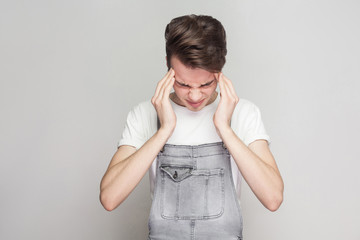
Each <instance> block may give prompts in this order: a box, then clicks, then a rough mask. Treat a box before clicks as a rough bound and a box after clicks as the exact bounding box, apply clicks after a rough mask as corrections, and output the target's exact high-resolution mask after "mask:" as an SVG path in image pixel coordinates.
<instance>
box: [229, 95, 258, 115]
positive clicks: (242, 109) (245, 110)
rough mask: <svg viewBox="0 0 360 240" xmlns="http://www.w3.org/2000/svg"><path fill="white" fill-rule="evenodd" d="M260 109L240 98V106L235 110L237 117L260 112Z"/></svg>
mask: <svg viewBox="0 0 360 240" xmlns="http://www.w3.org/2000/svg"><path fill="white" fill-rule="evenodd" d="M258 111H259V108H258V107H257V106H256V105H255V104H254V103H253V102H251V101H250V100H247V99H244V98H240V99H239V102H238V104H237V105H236V108H235V110H234V113H235V115H237V114H241V115H248V114H254V113H255V112H258Z"/></svg>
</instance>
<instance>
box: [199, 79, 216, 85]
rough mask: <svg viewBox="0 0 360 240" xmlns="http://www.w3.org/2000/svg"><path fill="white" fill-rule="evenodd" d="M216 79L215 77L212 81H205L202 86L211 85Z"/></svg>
mask: <svg viewBox="0 0 360 240" xmlns="http://www.w3.org/2000/svg"><path fill="white" fill-rule="evenodd" d="M214 81H215V79H214V80H212V81H211V82H208V83H205V84H203V85H201V86H200V87H207V86H210V85H211V84H212V83H213V82H214Z"/></svg>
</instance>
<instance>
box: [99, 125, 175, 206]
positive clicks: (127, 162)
mask: <svg viewBox="0 0 360 240" xmlns="http://www.w3.org/2000/svg"><path fill="white" fill-rule="evenodd" d="M168 137H169V134H168V133H165V131H161V130H159V131H158V132H156V133H155V134H154V135H153V136H152V137H151V138H150V139H149V140H148V141H147V142H146V143H145V144H144V145H143V146H142V147H141V148H140V149H139V150H137V151H136V152H134V153H133V154H131V155H130V156H128V157H127V158H126V159H124V160H123V161H120V162H118V163H117V164H115V165H113V166H111V167H109V169H108V170H107V172H106V173H105V175H104V177H103V179H102V181H101V186H100V188H101V193H100V198H101V202H102V204H103V205H104V207H105V208H106V209H107V210H113V209H115V208H116V207H117V206H118V205H120V204H121V203H122V202H123V201H124V200H125V199H126V198H127V197H128V195H129V194H130V193H131V192H132V191H133V190H134V188H135V187H136V186H137V184H138V183H139V182H140V181H141V179H142V178H143V176H144V175H145V174H146V171H147V170H148V169H149V168H150V166H151V164H152V162H153V161H154V159H155V158H156V156H157V154H158V152H159V151H160V150H161V148H162V147H163V146H164V144H165V143H166V141H167V139H168Z"/></svg>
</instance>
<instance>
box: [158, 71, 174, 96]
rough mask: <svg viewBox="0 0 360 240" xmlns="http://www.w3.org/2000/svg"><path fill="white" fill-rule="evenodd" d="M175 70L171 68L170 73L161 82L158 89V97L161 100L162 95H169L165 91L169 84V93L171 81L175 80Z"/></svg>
mask: <svg viewBox="0 0 360 240" xmlns="http://www.w3.org/2000/svg"><path fill="white" fill-rule="evenodd" d="M174 76H175V71H174V70H173V69H171V73H170V74H169V75H168V76H167V78H166V79H165V81H164V82H163V83H162V85H161V88H160V90H159V93H158V98H159V100H160V101H161V100H162V99H163V97H169V96H168V94H167V93H166V92H165V91H166V89H167V88H169V85H170V89H169V94H170V90H171V86H172V85H171V83H172V84H174V83H173V81H175V78H174Z"/></svg>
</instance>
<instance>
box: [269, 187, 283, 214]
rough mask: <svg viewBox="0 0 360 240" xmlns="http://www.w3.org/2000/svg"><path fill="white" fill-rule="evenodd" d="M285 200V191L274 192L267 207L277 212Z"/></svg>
mask: <svg viewBox="0 0 360 240" xmlns="http://www.w3.org/2000/svg"><path fill="white" fill-rule="evenodd" d="M282 202H283V193H282V192H281V193H278V194H274V196H272V197H271V198H270V199H269V201H268V202H267V204H266V205H265V207H266V208H267V209H268V210H269V211H271V212H275V211H276V210H278V209H279V207H280V205H281V203H282Z"/></svg>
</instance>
